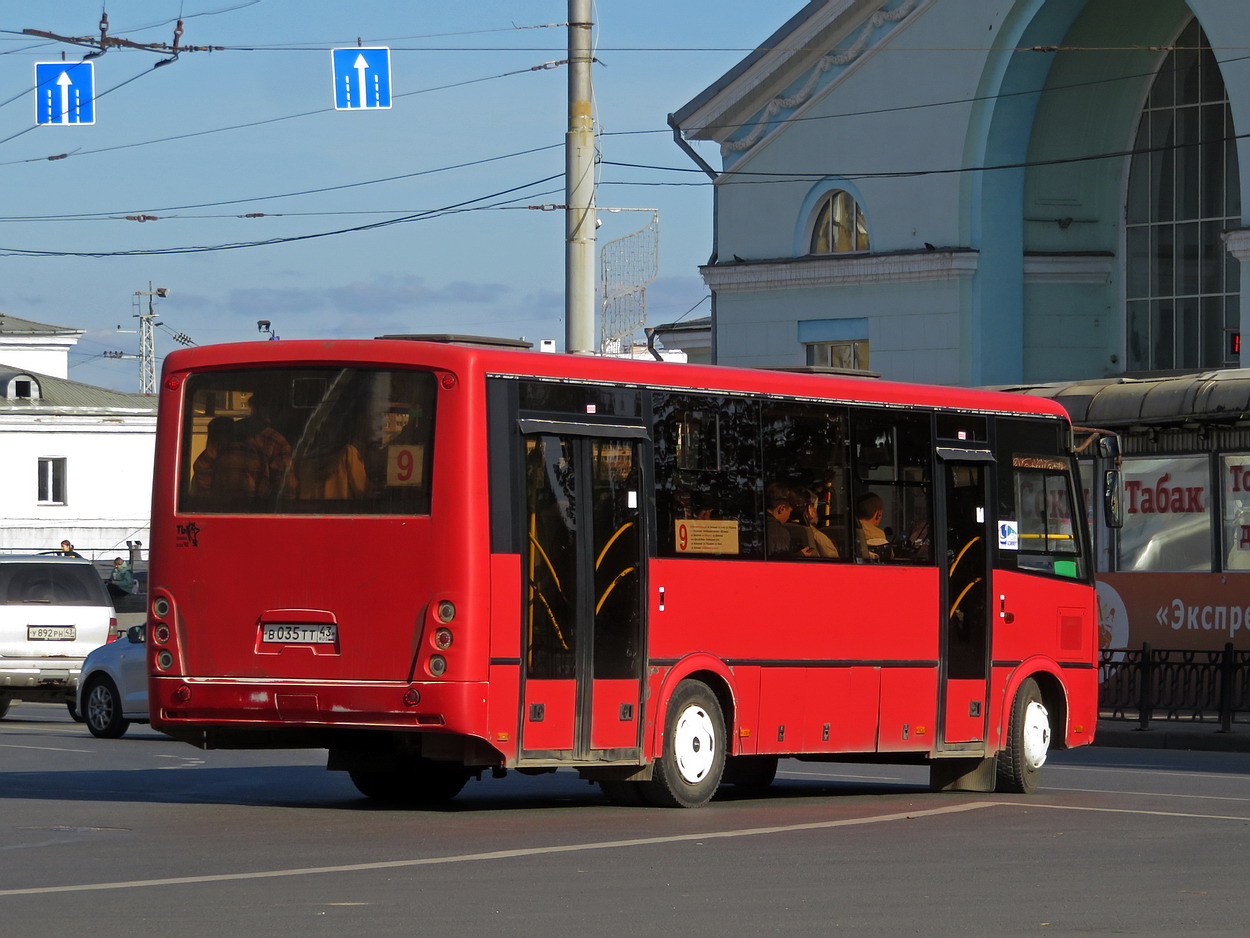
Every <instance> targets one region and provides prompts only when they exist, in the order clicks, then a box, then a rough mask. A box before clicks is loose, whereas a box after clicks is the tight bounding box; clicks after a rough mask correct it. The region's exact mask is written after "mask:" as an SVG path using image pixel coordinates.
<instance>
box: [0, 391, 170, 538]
mask: <svg viewBox="0 0 1250 938" xmlns="http://www.w3.org/2000/svg"><path fill="white" fill-rule="evenodd" d="M36 421H37V422H36ZM155 434H156V418H155V416H149V417H137V416H133V415H125V416H118V415H109V416H77V415H74V416H63V415H55V414H45V415H39V416H37V417H33V416H26V415H24V416H20V417H17V416H13V415H3V416H0V440H3V445H0V480H2V482H0V550H8V551H11V550H14V549H33V550H54V549H56V548H57V546H58V545H59V544H60V542H61V540H62V538H68V539H69V540H71V541H73V543H74V545H75V547H77V548H78V549H79V551H80V553H82V554H83V555H84V556H87V557H93V556H94V555H95V554H96V553H97V552H98V553H99V555H100V556H101V557H103V556H106V555H111V556H117V555H118V554H119V553H124V551H125V547H126V541H127V540H136V539H137V540H141V541H143V546H144V549H145V550H146V548H147V546H148V544H149V543H150V541H151V537H150V534H149V531H148V526H149V517H150V513H151V500H152V461H153V454H154V447H155V438H156V437H155ZM45 456H48V457H64V458H65V460H66V476H65V502H66V503H65V504H64V505H40V504H39V503H38V460H39V458H40V457H45Z"/></svg>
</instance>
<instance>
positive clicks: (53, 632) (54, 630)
mask: <svg viewBox="0 0 1250 938" xmlns="http://www.w3.org/2000/svg"><path fill="white" fill-rule="evenodd" d="M77 638H78V629H76V628H75V627H74V626H72V625H28V626H26V641H28V642H72V641H74V640H76V639H77Z"/></svg>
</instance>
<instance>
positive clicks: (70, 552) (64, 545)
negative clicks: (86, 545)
mask: <svg viewBox="0 0 1250 938" xmlns="http://www.w3.org/2000/svg"><path fill="white" fill-rule="evenodd" d="M58 553H60V555H61V556H62V557H77V558H79V559H82V554H80V553H78V551H76V550H74V545H73V544H71V543H70V542H69V541H67V540H66V541H61V549H60V551H58Z"/></svg>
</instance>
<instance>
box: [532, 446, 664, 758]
mask: <svg viewBox="0 0 1250 938" xmlns="http://www.w3.org/2000/svg"><path fill="white" fill-rule="evenodd" d="M603 429H604V428H601V427H599V428H592V427H585V428H582V427H580V426H577V425H571V426H565V427H562V431H561V432H556V433H551V432H543V433H532V434H527V435H526V436H525V437H524V447H525V451H524V465H525V499H526V510H525V514H524V519H523V520H524V524H525V528H526V530H525V536H524V540H523V544H524V547H523V550H522V563H523V583H524V590H525V594H524V607H523V616H522V623H521V625H522V629H523V631H524V634H523V637H522V655H523V659H522V670H523V680H522V685H521V686H522V692H521V693H522V700H521V706H522V711H521V754H520V759H519V761H520V763H521V764H530V765H535V764H543V765H551V764H560V763H566V762H582V763H585V762H633V761H637V760H638V758H639V757H640V753H641V750H640V738H639V727H640V725H641V712H640V711H641V703H642V700H641V687H642V662H643V654H642V651H643V611H642V598H643V596H644V595H645V594H644V592H643V589H642V575H643V571H644V570H645V566H644V564H643V542H644V539H643V536H642V533H641V523H642V517H643V511H642V508H641V504H642V486H641V482H640V478H641V471H640V467H641V461H640V458H639V450H640V447H641V445H642V443H641V442H640V439H639V438H640V437H642V435H643V431H642V430H641V428H639V429H638V430H637V431H636V432H637V436H636V437H634V438H629V437H624V438H617V437H616V436H615V433H630V434H631V436H633V433H632V432H631V431H634V428H629V427H617V428H612V429H613V431H615V433H614V435H613V436H612V437H611V438H607V437H603V436H591V435H583V434H586V433H588V432H590V431H592V430H597V431H599V432H602V431H603Z"/></svg>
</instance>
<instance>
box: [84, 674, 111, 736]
mask: <svg viewBox="0 0 1250 938" xmlns="http://www.w3.org/2000/svg"><path fill="white" fill-rule="evenodd" d="M86 715H87V716H88V717H89V718H90V720H91V725H92V726H94V727H95V728H96V729H100V728H102V727H104V726H107V725H108V722H109V720H111V719H112V718H113V699H112V696H111V695H110V694H109V692H108V691H107V690H105V689H104V687H103V686H102V685H99V684H97V685H96V686H95V687H93V688H91V693H90V694H89V695H87V714H86Z"/></svg>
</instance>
